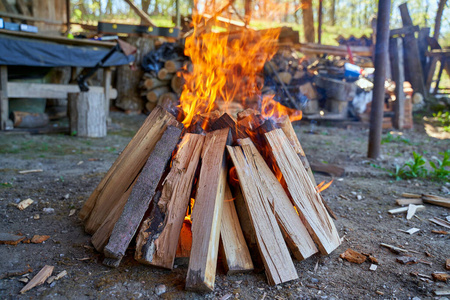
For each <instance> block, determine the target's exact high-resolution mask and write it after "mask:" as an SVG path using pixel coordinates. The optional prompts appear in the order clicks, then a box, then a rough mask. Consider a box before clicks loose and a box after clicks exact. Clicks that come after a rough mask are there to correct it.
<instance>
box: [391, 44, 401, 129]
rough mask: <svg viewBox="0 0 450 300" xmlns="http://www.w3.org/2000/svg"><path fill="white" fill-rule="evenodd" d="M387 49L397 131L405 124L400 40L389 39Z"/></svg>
mask: <svg viewBox="0 0 450 300" xmlns="http://www.w3.org/2000/svg"><path fill="white" fill-rule="evenodd" d="M389 48H390V49H389V50H390V51H389V52H390V57H391V67H392V76H393V79H394V81H395V102H394V112H395V116H394V127H395V128H397V129H403V126H404V124H405V92H404V91H403V82H404V81H405V73H404V71H405V69H404V66H403V40H402V38H400V37H398V38H391V39H390V40H389Z"/></svg>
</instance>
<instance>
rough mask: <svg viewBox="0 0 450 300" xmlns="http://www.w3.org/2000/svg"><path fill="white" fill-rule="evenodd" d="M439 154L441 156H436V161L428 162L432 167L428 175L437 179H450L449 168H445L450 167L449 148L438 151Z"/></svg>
mask: <svg viewBox="0 0 450 300" xmlns="http://www.w3.org/2000/svg"><path fill="white" fill-rule="evenodd" d="M439 154H440V155H442V156H443V159H442V160H440V159H439V158H437V157H436V158H435V160H436V162H433V161H430V162H429V163H430V166H431V167H432V168H433V171H432V172H431V173H430V175H431V176H432V177H433V178H435V179H439V180H443V179H450V170H449V169H447V168H449V167H450V150H447V151H445V152H439Z"/></svg>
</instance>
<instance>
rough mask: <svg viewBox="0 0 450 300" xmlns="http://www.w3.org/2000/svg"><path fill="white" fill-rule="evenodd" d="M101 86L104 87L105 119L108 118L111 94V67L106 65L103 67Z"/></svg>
mask: <svg viewBox="0 0 450 300" xmlns="http://www.w3.org/2000/svg"><path fill="white" fill-rule="evenodd" d="M103 87H104V89H105V116H106V121H107V122H108V119H109V107H110V100H109V99H110V96H111V68H110V67H107V68H104V69H103Z"/></svg>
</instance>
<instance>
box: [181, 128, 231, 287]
mask: <svg viewBox="0 0 450 300" xmlns="http://www.w3.org/2000/svg"><path fill="white" fill-rule="evenodd" d="M229 131H230V129H229V128H225V129H220V130H217V131H212V132H208V133H207V134H206V138H205V142H204V145H203V149H202V153H201V159H202V166H201V169H200V175H199V178H198V187H197V193H196V195H195V205H194V209H193V212H192V249H191V256H190V258H189V267H188V273H187V278H186V288H187V289H188V290H196V291H212V290H213V289H214V281H215V277H216V266H217V256H218V250H219V237H220V225H221V219H222V208H223V201H224V193H225V184H226V173H227V168H226V161H225V145H226V144H227V143H229Z"/></svg>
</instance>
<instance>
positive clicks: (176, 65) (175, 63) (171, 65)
mask: <svg viewBox="0 0 450 300" xmlns="http://www.w3.org/2000/svg"><path fill="white" fill-rule="evenodd" d="M164 68H166V70H167V71H168V72H169V73H175V72H176V71H178V70H181V69H182V68H183V61H180V60H166V62H165V63H164Z"/></svg>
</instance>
